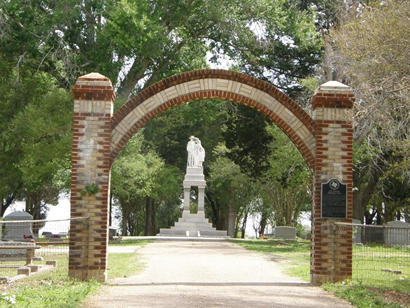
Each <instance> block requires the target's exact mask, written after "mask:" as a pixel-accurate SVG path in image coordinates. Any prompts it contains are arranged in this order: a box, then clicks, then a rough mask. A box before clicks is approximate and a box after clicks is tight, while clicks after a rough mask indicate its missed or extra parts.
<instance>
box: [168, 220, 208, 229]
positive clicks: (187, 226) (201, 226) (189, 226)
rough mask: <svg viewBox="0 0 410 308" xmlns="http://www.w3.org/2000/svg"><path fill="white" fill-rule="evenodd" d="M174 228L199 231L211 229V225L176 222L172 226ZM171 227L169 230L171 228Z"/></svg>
mask: <svg viewBox="0 0 410 308" xmlns="http://www.w3.org/2000/svg"><path fill="white" fill-rule="evenodd" d="M173 227H174V228H182V229H184V228H185V229H195V228H197V229H198V228H199V229H212V228H213V227H212V224H210V223H206V222H185V221H183V222H180V221H178V222H177V223H175V225H174V226H173ZM173 227H171V228H173Z"/></svg>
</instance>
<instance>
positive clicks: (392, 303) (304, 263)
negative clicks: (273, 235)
mask: <svg viewBox="0 0 410 308" xmlns="http://www.w3.org/2000/svg"><path fill="white" fill-rule="evenodd" d="M233 242H234V243H236V244H238V245H240V246H242V247H244V248H246V249H249V250H254V251H259V252H264V253H269V254H271V255H272V257H273V259H274V260H277V261H278V262H279V263H280V264H281V265H282V266H283V267H284V270H285V272H286V273H288V274H290V275H292V276H296V277H300V278H301V279H303V280H305V281H309V279H310V278H309V276H310V275H309V268H310V265H309V261H310V255H309V254H310V251H309V246H310V242H308V241H304V240H297V241H281V240H252V241H251V240H249V241H233ZM386 270H389V271H386ZM395 270H399V271H400V272H401V273H400V274H394V273H392V271H395ZM323 288H324V289H325V290H327V291H330V292H332V293H334V294H335V295H337V296H339V297H342V298H345V299H347V300H349V301H350V302H351V303H353V304H354V305H355V306H357V307H361V308H368V307H369V308H370V307H372V308H373V307H375V308H378V307H392V308H393V307H410V250H409V249H406V248H397V247H390V248H388V247H383V246H380V245H379V246H370V247H369V246H359V247H357V246H355V247H354V248H353V279H352V280H351V281H344V282H342V283H333V284H325V285H324V286H323Z"/></svg>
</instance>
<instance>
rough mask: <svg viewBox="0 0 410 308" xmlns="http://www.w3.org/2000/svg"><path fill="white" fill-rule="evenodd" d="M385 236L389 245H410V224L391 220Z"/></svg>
mask: <svg viewBox="0 0 410 308" xmlns="http://www.w3.org/2000/svg"><path fill="white" fill-rule="evenodd" d="M384 237H385V242H386V244H389V245H410V224H409V223H406V222H404V221H389V222H388V223H387V224H386V228H385V234H384Z"/></svg>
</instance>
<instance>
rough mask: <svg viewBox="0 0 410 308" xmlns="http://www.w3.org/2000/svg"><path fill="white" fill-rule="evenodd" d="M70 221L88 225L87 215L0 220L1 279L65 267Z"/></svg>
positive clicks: (66, 265)
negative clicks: (83, 216)
mask: <svg viewBox="0 0 410 308" xmlns="http://www.w3.org/2000/svg"><path fill="white" fill-rule="evenodd" d="M72 220H75V223H76V224H87V225H88V218H73V219H64V220H15V221H0V281H3V282H5V281H6V282H7V281H11V280H13V279H17V278H18V277H21V275H29V274H31V273H34V272H39V271H44V270H51V269H53V268H55V267H57V266H58V267H60V266H61V267H68V250H69V248H68V247H69V242H70V223H71V221H72Z"/></svg>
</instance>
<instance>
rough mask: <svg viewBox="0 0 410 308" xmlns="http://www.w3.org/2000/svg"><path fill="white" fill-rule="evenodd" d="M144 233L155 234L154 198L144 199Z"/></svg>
mask: <svg viewBox="0 0 410 308" xmlns="http://www.w3.org/2000/svg"><path fill="white" fill-rule="evenodd" d="M144 234H145V235H156V223H155V204H154V199H152V198H149V197H147V198H146V199H145V232H144Z"/></svg>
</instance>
